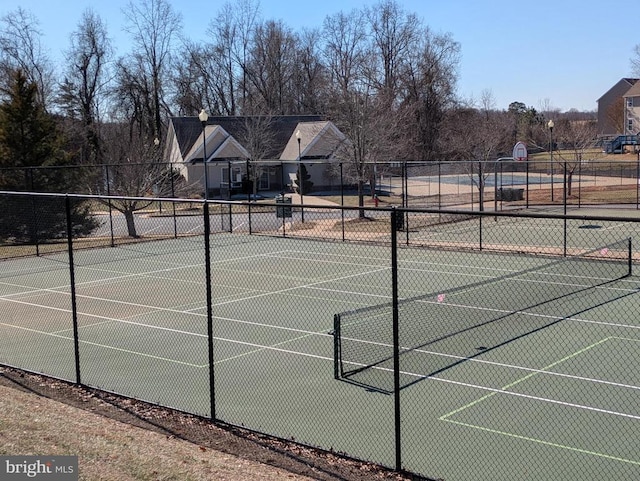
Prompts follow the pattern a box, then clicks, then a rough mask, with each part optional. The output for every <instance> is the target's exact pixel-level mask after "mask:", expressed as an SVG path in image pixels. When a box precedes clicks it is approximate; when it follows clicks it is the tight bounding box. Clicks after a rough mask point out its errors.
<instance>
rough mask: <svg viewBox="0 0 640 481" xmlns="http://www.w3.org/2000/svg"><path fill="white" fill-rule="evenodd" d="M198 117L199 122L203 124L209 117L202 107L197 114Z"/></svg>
mask: <svg viewBox="0 0 640 481" xmlns="http://www.w3.org/2000/svg"><path fill="white" fill-rule="evenodd" d="M198 118H199V119H200V122H202V123H203V124H204V123H206V122H207V120H208V119H209V114H207V112H206V111H205V110H204V109H202V110H201V111H200V113H199V114H198Z"/></svg>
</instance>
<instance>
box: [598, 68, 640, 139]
mask: <svg viewBox="0 0 640 481" xmlns="http://www.w3.org/2000/svg"><path fill="white" fill-rule="evenodd" d="M637 81H638V79H635V78H623V79H620V80H619V81H618V82H617V83H616V84H615V85H614V86H613V87H611V88H610V89H609V90H607V92H606V93H605V94H604V95H603V96H602V97H600V98H599V99H598V133H599V134H600V135H602V136H612V135H618V134H622V133H623V132H621V127H622V123H623V122H624V127H622V128H624V129H626V128H627V124H626V122H625V121H624V111H625V110H624V109H625V108H626V107H625V100H624V95H625V94H626V93H627V92H628V91H629V89H631V88H632V87H633V86H634V85H635V84H636V82H637ZM637 127H640V126H637ZM638 131H640V128H636V132H634V133H637V132H638Z"/></svg>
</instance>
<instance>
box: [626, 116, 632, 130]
mask: <svg viewBox="0 0 640 481" xmlns="http://www.w3.org/2000/svg"><path fill="white" fill-rule="evenodd" d="M627 132H633V119H629V120H627Z"/></svg>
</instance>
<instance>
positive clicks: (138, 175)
mask: <svg viewBox="0 0 640 481" xmlns="http://www.w3.org/2000/svg"><path fill="white" fill-rule="evenodd" d="M105 131H106V133H105V160H106V161H107V162H106V164H105V169H106V171H105V178H104V182H105V184H106V188H105V189H104V190H102V191H101V192H99V193H100V194H105V193H106V194H108V195H110V196H123V197H128V198H125V199H109V200H105V201H104V202H105V203H109V205H111V206H112V207H113V208H114V209H116V210H117V211H119V212H121V213H122V214H123V215H124V218H125V221H126V223H127V232H128V234H129V236H130V237H138V233H137V231H136V225H135V213H136V212H138V211H140V210H142V209H145V208H147V207H149V206H150V205H151V204H152V203H153V199H152V198H150V197H149V195H150V194H153V193H154V192H155V193H156V194H157V195H159V196H163V195H168V194H169V193H170V192H168V191H166V189H167V186H169V185H170V184H171V182H169V180H170V177H171V176H172V175H176V174H175V172H173V170H172V169H170V168H168V166H167V165H166V164H164V163H161V162H158V160H159V159H160V151H161V144H160V141H159V140H158V141H156V139H154V140H153V141H150V140H146V141H145V140H143V138H142V137H140V136H138V135H131V132H130V130H129V129H128V127H127V126H126V125H124V124H114V125H111V126H110V127H109V128H108V129H105ZM158 188H160V189H165V191H162V190H160V191H158ZM145 197H149V198H148V199H145Z"/></svg>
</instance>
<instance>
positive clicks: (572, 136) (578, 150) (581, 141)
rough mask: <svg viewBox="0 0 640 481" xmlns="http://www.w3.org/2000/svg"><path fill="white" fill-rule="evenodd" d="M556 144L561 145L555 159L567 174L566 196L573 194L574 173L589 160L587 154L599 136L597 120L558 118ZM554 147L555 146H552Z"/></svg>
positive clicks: (555, 135) (554, 134)
mask: <svg viewBox="0 0 640 481" xmlns="http://www.w3.org/2000/svg"><path fill="white" fill-rule="evenodd" d="M553 136H554V144H555V145H557V146H559V147H560V146H561V147H562V148H561V149H558V150H556V151H555V155H554V161H555V163H557V164H558V166H559V168H560V171H561V172H563V175H564V176H566V181H567V186H566V187H567V192H566V197H570V196H571V190H572V189H571V187H572V182H573V174H574V173H575V172H576V170H578V169H579V168H580V165H581V164H582V163H583V162H587V161H588V159H586V158H585V154H586V152H587V150H588V149H590V148H592V147H593V145H594V142H595V140H596V136H597V122H596V121H593V120H574V121H572V120H569V119H567V118H561V119H558V120H557V121H556V122H555V125H554V130H553ZM552 148H555V146H554V147H552Z"/></svg>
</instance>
